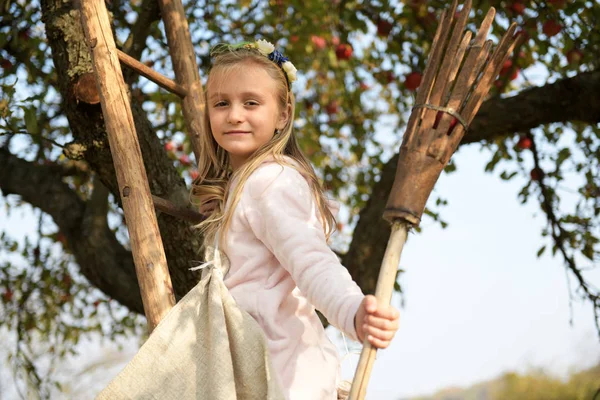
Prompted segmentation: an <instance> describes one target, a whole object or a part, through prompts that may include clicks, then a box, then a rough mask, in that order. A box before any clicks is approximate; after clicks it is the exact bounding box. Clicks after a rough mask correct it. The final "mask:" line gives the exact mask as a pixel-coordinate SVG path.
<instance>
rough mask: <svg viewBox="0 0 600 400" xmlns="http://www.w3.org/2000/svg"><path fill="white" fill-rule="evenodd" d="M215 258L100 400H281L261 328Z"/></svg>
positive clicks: (217, 256) (279, 389)
mask: <svg viewBox="0 0 600 400" xmlns="http://www.w3.org/2000/svg"><path fill="white" fill-rule="evenodd" d="M207 253H209V252H207ZM219 253H220V252H219V251H214V253H213V254H215V257H214V260H213V261H211V262H209V263H207V265H208V268H206V269H205V270H204V271H203V276H202V279H201V280H200V282H199V283H198V285H196V287H194V288H193V289H192V290H191V291H190V292H189V293H188V294H187V295H186V296H185V297H184V298H183V299H181V301H179V303H177V305H176V306H175V307H174V308H173V309H171V311H169V313H168V314H167V315H166V316H165V318H164V319H163V320H162V321H161V322H160V324H159V325H158V326H157V327H156V328H155V329H154V331H153V332H152V334H151V335H150V337H149V338H148V340H147V341H146V342H145V343H144V345H143V346H142V347H141V348H140V350H139V351H138V353H137V354H136V355H135V357H134V358H133V360H131V362H129V364H127V366H126V367H125V368H124V369H123V371H121V373H120V374H119V375H118V376H117V377H116V378H115V379H114V380H113V381H111V383H110V384H109V385H108V387H106V388H105V389H104V390H103V391H102V392H101V393H100V394H99V395H98V397H97V399H99V400H121V399H136V400H137V399H143V400H145V399H157V400H191V399H206V400H229V399H239V400H254V399H256V400H283V399H284V396H283V394H282V391H281V388H280V387H279V383H278V382H277V379H276V378H275V377H274V374H273V369H272V366H271V361H270V359H269V353H268V348H267V344H266V340H265V338H264V335H263V333H262V330H261V328H260V326H259V325H258V324H257V322H256V321H255V320H254V319H253V318H252V317H251V316H250V314H248V313H247V312H245V311H243V310H241V309H240V308H239V307H238V306H237V304H236V303H235V301H234V299H233V297H232V296H231V294H230V293H229V291H228V290H227V288H226V287H225V284H224V283H223V276H224V272H225V273H226V270H225V269H224V268H223V266H222V265H221V262H220V259H221V257H220V256H219ZM221 254H222V253H221ZM224 261H226V257H225V260H224ZM205 266H206V265H205Z"/></svg>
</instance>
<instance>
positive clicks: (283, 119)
mask: <svg viewBox="0 0 600 400" xmlns="http://www.w3.org/2000/svg"><path fill="white" fill-rule="evenodd" d="M291 114H292V105H291V104H290V103H288V104H287V105H286V106H285V109H283V110H282V111H281V114H279V120H278V121H277V129H283V128H284V127H285V125H286V124H287V123H288V120H289V119H290V117H291Z"/></svg>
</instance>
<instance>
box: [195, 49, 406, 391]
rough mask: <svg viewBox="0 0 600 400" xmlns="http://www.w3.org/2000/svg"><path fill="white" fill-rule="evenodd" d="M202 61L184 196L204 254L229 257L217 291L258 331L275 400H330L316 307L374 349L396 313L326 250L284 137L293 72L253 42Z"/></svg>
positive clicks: (325, 219)
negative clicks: (197, 214) (193, 211)
mask: <svg viewBox="0 0 600 400" xmlns="http://www.w3.org/2000/svg"><path fill="white" fill-rule="evenodd" d="M212 56H213V65H212V68H211V70H210V73H209V76H208V81H207V84H206V113H205V115H206V118H205V126H204V134H203V136H202V137H201V147H202V153H201V154H202V157H201V159H200V165H199V166H198V171H199V176H198V178H197V179H196V180H195V181H194V185H193V188H192V199H193V200H194V202H195V203H196V204H197V205H198V206H199V207H200V209H201V210H202V211H203V212H204V213H205V215H206V216H207V219H206V220H205V221H204V222H203V223H202V224H201V226H200V228H201V229H202V231H203V234H204V236H205V243H207V244H213V243H215V242H216V243H218V247H219V248H220V249H221V250H222V251H223V252H224V253H225V255H226V256H227V257H228V259H229V262H230V268H229V271H228V272H227V274H226V276H225V279H224V282H225V285H226V286H227V288H228V289H229V291H230V292H231V294H232V296H233V297H234V299H235V300H236V302H237V303H238V305H239V306H240V307H241V308H242V309H244V310H246V311H247V312H248V313H250V315H252V317H253V318H254V319H255V320H256V321H257V322H258V324H259V325H260V326H261V328H262V329H263V331H264V334H265V337H266V339H267V344H268V347H269V352H270V355H271V360H272V363H273V366H274V371H275V372H276V373H277V377H276V378H277V379H278V381H279V383H280V385H281V387H282V388H283V390H284V394H285V396H286V398H287V399H289V400H307V399H309V400H312V399H336V398H337V397H336V387H337V385H338V383H339V359H338V354H337V351H336V348H335V347H334V345H333V344H332V343H331V342H330V341H329V339H328V338H327V336H326V334H325V331H324V329H323V326H322V324H321V322H320V320H319V318H318V316H317V314H316V313H315V308H316V309H318V310H320V311H321V312H322V313H323V315H325V317H326V318H327V319H328V320H329V322H331V323H332V324H333V325H335V326H336V327H338V328H339V329H341V330H342V331H343V332H345V333H346V335H348V336H349V337H351V338H353V339H354V340H359V341H362V340H363V339H364V338H365V336H366V337H368V340H369V341H370V342H371V343H372V344H373V345H374V346H375V347H378V348H385V347H387V346H388V345H389V343H390V341H391V340H392V338H393V336H394V334H395V332H396V330H397V329H398V311H397V310H396V309H394V308H393V307H390V306H389V305H385V304H377V301H376V299H375V298H374V297H373V296H364V295H363V294H362V292H361V290H360V288H359V287H358V286H357V285H356V283H354V282H353V281H352V279H351V277H350V275H349V274H348V272H347V270H346V269H345V268H344V267H343V266H342V265H341V264H340V262H339V260H338V258H337V256H336V255H335V254H334V253H333V252H332V251H331V250H330V249H329V247H328V246H327V238H328V237H329V235H330V233H331V231H332V228H333V227H334V226H335V220H334V216H333V214H332V212H331V210H330V208H329V203H328V201H327V199H326V196H325V193H324V192H323V189H322V188H321V186H320V184H319V180H318V178H317V176H316V175H315V172H314V170H313V168H312V166H311V164H310V162H309V161H308V160H307V159H306V157H305V156H304V155H303V154H302V152H301V151H300V148H299V147H298V143H297V141H296V137H295V135H294V131H293V119H294V96H293V94H292V92H291V84H292V82H293V81H294V80H295V79H296V69H295V68H294V66H293V65H292V63H291V62H290V61H289V60H288V59H287V58H286V57H284V56H283V55H282V54H281V53H280V52H278V51H277V50H275V48H274V46H273V45H272V44H270V43H268V42H266V41H264V40H259V41H257V42H254V43H242V44H240V45H221V46H218V47H217V48H216V49H215V50H214V51H213V54H212Z"/></svg>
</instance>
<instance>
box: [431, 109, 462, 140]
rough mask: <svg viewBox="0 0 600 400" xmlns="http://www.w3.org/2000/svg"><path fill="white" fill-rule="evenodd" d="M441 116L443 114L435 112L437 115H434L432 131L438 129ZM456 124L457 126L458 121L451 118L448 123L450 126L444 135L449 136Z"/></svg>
mask: <svg viewBox="0 0 600 400" xmlns="http://www.w3.org/2000/svg"><path fill="white" fill-rule="evenodd" d="M443 116H444V113H443V112H442V111H438V112H437V114H436V115H435V122H434V123H433V129H435V128H437V127H438V125H439V124H440V121H441V120H442V117H443ZM456 124H458V119H456V118H455V117H453V118H452V120H451V121H450V126H449V127H448V132H446V134H448V135H449V134H450V133H452V129H454V127H455V126H456Z"/></svg>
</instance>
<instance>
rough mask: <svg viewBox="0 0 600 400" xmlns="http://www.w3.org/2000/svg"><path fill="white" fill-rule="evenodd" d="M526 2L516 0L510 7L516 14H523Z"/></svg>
mask: <svg viewBox="0 0 600 400" xmlns="http://www.w3.org/2000/svg"><path fill="white" fill-rule="evenodd" d="M525 8H526V7H525V4H523V3H521V2H519V1H515V2H514V3H512V4H511V5H510V9H511V10H512V11H514V13H515V14H519V15H522V14H523V13H524V12H525Z"/></svg>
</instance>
